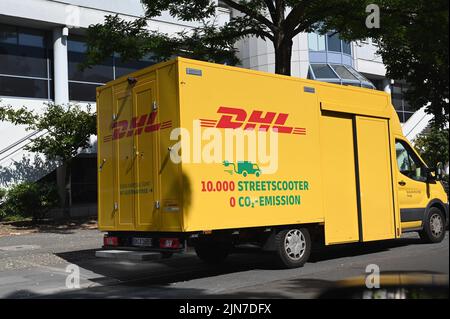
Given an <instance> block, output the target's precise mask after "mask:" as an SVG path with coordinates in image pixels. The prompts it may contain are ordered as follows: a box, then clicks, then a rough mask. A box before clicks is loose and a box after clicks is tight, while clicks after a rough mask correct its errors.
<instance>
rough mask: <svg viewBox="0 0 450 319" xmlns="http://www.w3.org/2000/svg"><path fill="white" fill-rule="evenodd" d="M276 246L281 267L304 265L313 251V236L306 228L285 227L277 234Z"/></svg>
mask: <svg viewBox="0 0 450 319" xmlns="http://www.w3.org/2000/svg"><path fill="white" fill-rule="evenodd" d="M275 247H276V256H277V260H278V264H279V265H280V266H281V267H283V268H297V267H302V266H303V265H304V264H305V263H306V261H307V260H308V258H309V255H310V253H311V236H310V235H309V231H308V229H306V228H288V229H284V230H281V231H280V232H278V234H277V235H276V237H275Z"/></svg>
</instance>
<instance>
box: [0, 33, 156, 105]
mask: <svg viewBox="0 0 450 319" xmlns="http://www.w3.org/2000/svg"><path fill="white" fill-rule="evenodd" d="M67 49H68V52H67V55H68V78H69V99H70V100H71V101H81V102H94V101H95V88H96V87H97V86H99V85H103V84H105V83H106V82H108V81H111V80H114V79H116V78H118V77H120V76H123V75H125V74H128V73H131V72H133V71H136V70H139V69H142V68H144V67H146V66H149V65H152V64H154V63H155V61H154V60H153V59H152V58H151V57H149V58H145V59H143V60H142V61H135V62H122V61H121V59H120V57H119V56H118V55H115V56H112V57H110V58H108V59H106V60H105V61H103V62H102V63H100V64H98V65H94V66H92V67H90V68H86V69H84V70H81V69H80V68H79V65H80V63H82V62H83V61H84V59H85V57H86V43H85V41H84V39H83V37H81V36H77V35H70V36H69V38H68V41H67ZM52 64H53V42H52V32H51V31H45V30H37V29H30V28H23V27H17V26H10V25H4V24H0V96H13V97H24V98H39V99H48V100H52V99H53V91H54V89H53V83H52V82H53V71H52V70H53V65H52Z"/></svg>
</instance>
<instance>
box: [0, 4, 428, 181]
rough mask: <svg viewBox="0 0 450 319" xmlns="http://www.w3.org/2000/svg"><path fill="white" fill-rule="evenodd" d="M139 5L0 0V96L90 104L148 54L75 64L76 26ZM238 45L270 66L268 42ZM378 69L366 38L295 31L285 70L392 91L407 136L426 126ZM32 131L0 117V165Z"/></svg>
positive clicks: (22, 101)
mask: <svg viewBox="0 0 450 319" xmlns="http://www.w3.org/2000/svg"><path fill="white" fill-rule="evenodd" d="M143 13H144V11H143V7H142V4H141V3H140V1H139V0H109V1H95V0H20V1H17V0H2V1H1V6H0V100H1V101H0V103H1V104H2V105H12V106H14V107H20V106H23V105H25V106H27V107H28V108H33V109H36V110H39V109H42V108H43V107H44V106H45V103H48V102H54V103H57V104H67V103H69V102H70V103H78V104H82V105H85V104H91V105H92V106H93V108H94V109H95V88H96V87H97V86H99V85H102V84H104V83H106V82H108V81H110V80H113V79H115V78H117V77H119V76H122V75H124V74H127V73H129V72H132V71H134V70H138V69H141V68H143V67H145V66H148V65H150V64H152V63H153V61H152V60H151V58H148V59H143V60H142V61H135V62H132V63H122V62H121V60H120V58H119V57H118V56H112V57H111V58H109V59H107V60H106V61H104V62H103V63H102V64H100V65H96V66H93V67H92V68H90V69H86V70H84V71H80V69H79V68H78V65H79V64H80V63H81V62H82V61H83V59H84V56H85V51H86V46H85V43H84V37H83V34H84V33H85V30H86V29H87V28H88V27H89V25H91V24H96V23H102V22H103V21H104V17H105V16H106V15H110V14H119V16H121V17H122V18H124V19H126V20H133V19H135V18H137V17H139V16H142V14H143ZM216 14H217V18H216V21H218V22H219V24H220V23H224V22H226V21H227V20H228V19H229V17H230V15H231V14H233V13H232V12H230V10H228V9H227V8H219V9H218V11H217V13H216ZM194 26H195V23H187V22H182V21H177V20H174V19H173V18H172V17H171V16H170V15H169V14H166V13H163V14H162V15H161V16H160V17H158V18H155V19H153V20H152V21H150V23H149V27H150V28H151V29H153V30H159V31H161V32H165V33H168V34H174V33H176V32H179V31H181V30H185V29H189V28H192V27H194ZM237 48H238V50H239V53H238V55H239V56H238V57H239V58H240V60H241V66H242V67H244V68H250V69H255V70H261V71H266V72H273V71H274V66H275V55H274V51H273V47H272V43H270V42H265V41H263V40H261V39H257V38H246V39H244V40H242V41H239V42H238V43H237ZM385 73H386V70H385V67H384V65H383V63H382V61H381V58H380V57H379V56H377V54H376V46H375V45H374V44H372V43H370V42H360V43H355V42H352V43H348V42H345V41H343V40H341V39H340V38H339V35H338V34H331V33H330V34H327V35H319V34H314V33H311V34H306V33H303V34H299V35H298V36H297V37H296V38H295V39H294V48H293V52H292V76H297V77H302V78H311V79H316V80H319V81H327V82H333V83H338V84H342V85H356V86H360V87H366V88H371V89H378V90H384V91H386V92H389V93H391V95H392V101H393V104H394V106H395V108H396V109H397V112H398V115H399V118H400V121H401V122H402V123H405V124H404V128H405V129H408V130H409V131H407V132H405V133H407V134H410V135H409V136H408V137H409V138H413V137H414V135H415V134H417V133H418V132H420V131H421V128H422V129H423V128H424V127H425V126H426V124H427V122H428V120H429V117H428V116H427V115H425V114H424V113H423V112H422V113H421V112H420V111H419V112H416V113H414V112H411V111H410V110H409V106H408V104H407V103H406V102H405V101H404V99H403V96H402V92H403V91H404V90H406V89H407V86H406V85H405V84H404V83H401V82H396V81H391V80H390V79H387V78H386V76H385ZM417 123H421V124H420V125H418V124H417ZM38 134H42V132H29V131H25V129H24V127H20V126H13V125H11V124H9V123H6V122H0V136H1V138H0V167H8V166H11V165H12V164H13V163H14V162H17V161H20V160H22V158H23V156H27V153H26V152H25V151H24V150H23V148H24V146H25V145H27V144H29V143H30V142H31V139H32V138H33V137H36V136H38ZM93 143H95V138H94V137H93ZM94 150H95V148H94ZM43 174H44V172H42V173H40V175H43ZM40 175H39V174H38V175H37V176H36V178H40V177H41V176H40ZM0 182H1V181H0ZM0 186H1V185H0Z"/></svg>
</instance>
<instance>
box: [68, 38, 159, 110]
mask: <svg viewBox="0 0 450 319" xmlns="http://www.w3.org/2000/svg"><path fill="white" fill-rule="evenodd" d="M86 50H87V47H86V42H85V39H84V38H83V37H81V36H77V35H71V36H69V39H68V57H69V99H70V100H71V101H83V102H94V101H95V99H96V87H98V86H101V85H104V84H105V83H106V82H109V81H111V80H114V79H117V78H119V77H121V76H123V75H126V74H128V73H131V72H134V71H136V70H140V69H142V68H145V67H147V66H149V65H152V64H154V63H155V62H154V61H153V60H152V59H151V58H148V59H143V60H142V61H135V62H122V61H121V59H120V57H119V56H118V55H114V56H111V57H110V58H107V59H106V60H105V61H103V62H102V63H100V64H97V65H94V66H92V67H90V68H85V69H84V70H80V64H81V63H82V62H84V60H85V59H86Z"/></svg>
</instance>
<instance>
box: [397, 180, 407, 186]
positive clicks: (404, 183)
mask: <svg viewBox="0 0 450 319" xmlns="http://www.w3.org/2000/svg"><path fill="white" fill-rule="evenodd" d="M398 184H399V185H400V186H405V185H406V182H405V181H400V182H398Z"/></svg>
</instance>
